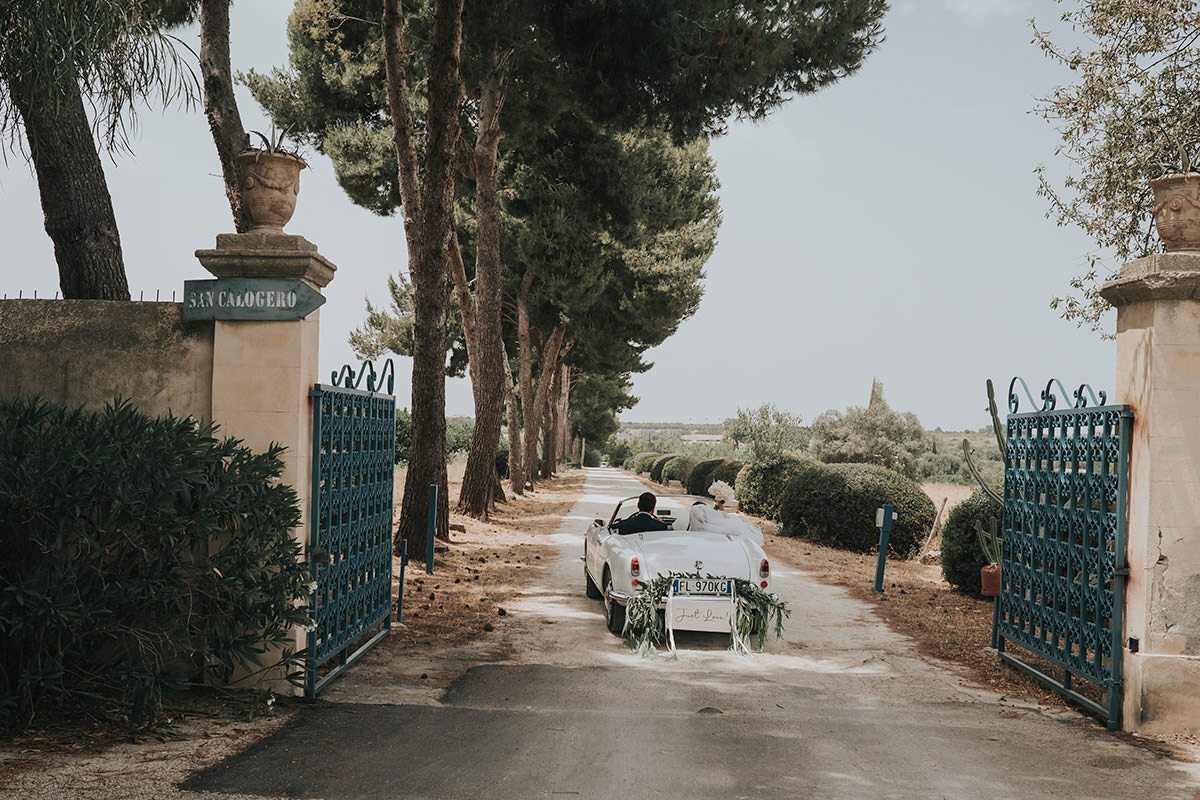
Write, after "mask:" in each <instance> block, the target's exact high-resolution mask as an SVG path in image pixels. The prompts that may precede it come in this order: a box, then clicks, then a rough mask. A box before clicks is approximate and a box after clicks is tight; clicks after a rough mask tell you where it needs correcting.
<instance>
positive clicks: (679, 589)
mask: <svg viewBox="0 0 1200 800" xmlns="http://www.w3.org/2000/svg"><path fill="white" fill-rule="evenodd" d="M672 583H673V587H672V591H674V592H675V594H717V595H729V594H732V593H733V581H731V580H729V579H728V578H675V579H674V580H673V581H672Z"/></svg>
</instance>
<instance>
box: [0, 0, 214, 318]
mask: <svg viewBox="0 0 1200 800" xmlns="http://www.w3.org/2000/svg"><path fill="white" fill-rule="evenodd" d="M196 2H198V0H191V1H190V2H188V1H185V0H6V2H4V3H2V4H0V150H5V151H8V152H20V153H21V154H22V155H24V156H25V157H26V158H27V159H28V160H29V162H30V163H31V164H32V165H33V168H34V172H35V173H36V175H37V181H38V192H39V194H40V197H41V203H42V211H43V213H44V214H45V220H46V233H47V234H48V235H49V236H50V238H51V240H52V241H53V242H54V257H55V260H56V261H57V263H58V273H59V286H60V287H61V289H62V293H63V297H64V298H70V299H103V300H128V299H129V284H128V281H127V279H126V277H125V263H124V259H123V256H122V253H121V240H120V234H119V232H118V230H117V221H116V216H115V214H114V213H113V208H112V200H111V198H110V195H109V191H108V183H107V181H106V179H105V176H104V170H103V168H102V166H101V164H100V158H99V154H98V152H97V148H96V141H95V138H94V135H93V129H94V130H95V131H96V132H97V133H98V134H99V136H100V140H101V142H102V143H103V145H104V146H105V147H107V148H108V149H110V150H111V149H114V148H117V149H119V148H123V147H128V138H127V136H128V125H129V124H130V121H131V120H132V119H133V112H134V106H135V104H136V103H137V102H139V101H142V100H144V99H145V98H147V97H149V96H151V95H154V94H158V95H159V97H160V98H161V100H162V101H163V102H164V103H169V102H170V101H171V100H173V99H175V98H177V97H181V96H182V97H184V98H187V99H190V98H191V97H192V91H193V85H194V81H193V80H192V78H191V73H190V72H189V71H188V69H187V68H185V67H184V66H183V65H182V62H181V61H180V59H179V57H178V55H177V53H176V49H175V42H174V40H173V39H171V38H170V37H168V36H166V35H165V34H164V33H162V29H163V28H166V27H169V26H171V25H175V24H178V23H180V22H182V21H184V20H185V19H187V18H188V16H189V14H191V13H192V10H193V8H194V6H195V3H196ZM85 97H86V98H87V101H88V102H87V103H86V104H85V100H84V98H85ZM88 106H90V114H89V108H88ZM89 117H90V118H89ZM21 130H23V131H24V143H22V142H21V138H20V137H19V135H18V132H19V131H21Z"/></svg>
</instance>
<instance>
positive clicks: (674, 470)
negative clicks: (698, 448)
mask: <svg viewBox="0 0 1200 800" xmlns="http://www.w3.org/2000/svg"><path fill="white" fill-rule="evenodd" d="M696 463H697V461H696V459H695V458H693V457H691V456H675V458H672V459H671V460H670V461H668V462H667V463H666V464H663V469H662V481H661V483H664V484H665V483H670V482H671V481H679V482H680V483H682V484H684V485H686V484H687V480H688V476H689V475H691V474H692V470H693V469H694V468H695V466H696Z"/></svg>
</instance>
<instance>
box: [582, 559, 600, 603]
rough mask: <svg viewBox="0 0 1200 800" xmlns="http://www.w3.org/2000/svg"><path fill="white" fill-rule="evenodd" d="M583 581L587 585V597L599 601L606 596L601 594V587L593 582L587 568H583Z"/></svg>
mask: <svg viewBox="0 0 1200 800" xmlns="http://www.w3.org/2000/svg"><path fill="white" fill-rule="evenodd" d="M583 580H584V582H585V584H586V587H585V591H586V592H587V596H588V597H589V598H590V599H592V600H599V599H600V598H601V597H603V596H604V595H602V594H600V587H599V586H597V585H596V582H595V581H594V580H592V576H591V574H590V573H589V572H588V571H587V567H584V568H583Z"/></svg>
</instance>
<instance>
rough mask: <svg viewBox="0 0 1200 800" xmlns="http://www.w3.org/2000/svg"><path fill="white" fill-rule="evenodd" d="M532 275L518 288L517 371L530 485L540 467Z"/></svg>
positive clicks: (526, 477) (526, 482)
mask: <svg viewBox="0 0 1200 800" xmlns="http://www.w3.org/2000/svg"><path fill="white" fill-rule="evenodd" d="M533 278H534V272H533V270H531V269H530V270H527V271H526V273H525V276H524V277H523V278H522V279H521V288H520V289H519V290H518V291H517V346H518V352H517V358H518V361H519V365H518V367H517V375H518V382H519V384H520V387H519V388H520V392H521V420H522V422H523V423H524V430H523V432H522V434H521V438H522V439H523V440H524V444H525V448H524V449H525V452H524V455H523V456H522V458H521V463H522V465H523V466H524V470H523V472H524V474H523V478H524V481H523V483H522V486H526V487H529V488H532V487H533V483H534V478H536V477H537V470H538V462H537V430H538V420H537V417H536V416H535V415H534V397H533V342H532V341H531V336H532V334H531V333H530V331H529V290H530V289H531V288H532V287H533Z"/></svg>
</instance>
